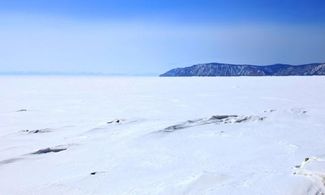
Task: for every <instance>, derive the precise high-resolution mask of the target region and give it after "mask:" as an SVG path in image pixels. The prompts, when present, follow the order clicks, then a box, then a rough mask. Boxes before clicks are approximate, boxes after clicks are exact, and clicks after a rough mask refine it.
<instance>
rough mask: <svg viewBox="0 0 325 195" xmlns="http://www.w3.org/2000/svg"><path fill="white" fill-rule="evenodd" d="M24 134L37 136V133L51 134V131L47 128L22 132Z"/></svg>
mask: <svg viewBox="0 0 325 195" xmlns="http://www.w3.org/2000/svg"><path fill="white" fill-rule="evenodd" d="M22 132H25V133H30V134H36V133H49V132H51V130H50V129H47V128H46V129H35V130H29V129H25V130H22Z"/></svg>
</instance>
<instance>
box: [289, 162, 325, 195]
mask: <svg viewBox="0 0 325 195" xmlns="http://www.w3.org/2000/svg"><path fill="white" fill-rule="evenodd" d="M294 174H295V175H297V176H303V177H306V178H307V179H309V180H310V181H311V183H310V186H308V187H307V188H306V189H305V194H307V195H323V194H325V156H323V157H306V158H305V159H304V161H303V162H302V163H301V164H300V165H297V166H295V171H294Z"/></svg>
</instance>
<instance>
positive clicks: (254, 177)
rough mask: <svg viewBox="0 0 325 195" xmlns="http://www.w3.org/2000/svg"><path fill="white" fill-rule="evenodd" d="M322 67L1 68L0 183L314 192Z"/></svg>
mask: <svg viewBox="0 0 325 195" xmlns="http://www.w3.org/2000/svg"><path fill="white" fill-rule="evenodd" d="M324 78H325V77H236V78H228V77H227V78H225V77H223V78H220V77H218V78H215V77H214V78H207V77H205V78H196V77H193V78H161V77H159V78H118V77H114V78H110V77H0V89H1V95H0V194H1V195H2V194H5V195H7V194H10V195H21V194H35V195H42V194H49V195H56V194H78V195H85V194H87V195H90V194H96V195H97V194H103V195H104V194H114V195H120V194H121V195H126V194H127V195H128V194H135V195H137V194H141V195H179V194H182V195H197V194H206V195H210V194H211V195H214V194H244V195H245V194H247V195H248V194H249V195H252V194H263V195H264V194H266V195H268V194H269V195H274V194H276V195H304V194H309V195H316V194H318V195H321V194H324V170H325V164H324V163H325V162H324V154H325V144H324V140H325V112H324V110H325V102H324V99H325V93H323V91H322V89H323V88H324V86H325V79H324Z"/></svg>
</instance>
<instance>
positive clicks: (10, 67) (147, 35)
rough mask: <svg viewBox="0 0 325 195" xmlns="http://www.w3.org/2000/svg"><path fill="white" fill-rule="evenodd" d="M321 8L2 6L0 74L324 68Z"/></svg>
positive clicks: (303, 4)
mask: <svg viewBox="0 0 325 195" xmlns="http://www.w3.org/2000/svg"><path fill="white" fill-rule="evenodd" d="M324 9H325V3H324V2H323V1H320V0H312V1H303V0H299V1H293V0H284V1H279V0H273V1H266V0H263V1H259V0H250V1H245V2H242V1H239V0H232V1H225V0H217V1H211V0H204V1H195V0H190V1H182V0H177V1H160V0H158V1H151V2H148V1H145V0H137V1H130V0H123V1H118V2H116V1H102V0H95V1H91V2H90V1H84V0H82V1H75V0H68V1H62V0H59V1H48V2H44V1H41V0H34V1H28V2H26V1H21V0H13V1H10V2H9V1H0V24H1V25H0V41H1V44H0V72H1V73H6V72H7V73H9V72H11V73H13V72H16V73H17V72H37V73H58V72H61V73H100V74H123V75H142V74H145V75H146V74H155V75H157V74H160V73H163V72H165V71H167V70H169V69H172V68H176V67H185V66H190V65H193V64H199V63H209V62H224V63H232V64H275V63H285V64H306V63H314V62H320V63H322V62H325V56H324V52H325V36H324V34H325V15H324V14H323V10H324Z"/></svg>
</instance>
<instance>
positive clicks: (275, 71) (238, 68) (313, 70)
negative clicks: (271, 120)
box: [160, 63, 325, 77]
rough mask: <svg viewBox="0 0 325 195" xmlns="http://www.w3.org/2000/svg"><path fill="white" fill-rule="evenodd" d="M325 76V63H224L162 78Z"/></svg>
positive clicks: (193, 68)
mask: <svg viewBox="0 0 325 195" xmlns="http://www.w3.org/2000/svg"><path fill="white" fill-rule="evenodd" d="M289 75H304V76H307V75H325V63H314V64H304V65H288V64H273V65H246V64H245V65H237V64H224V63H206V64H197V65H193V66H190V67H185V68H175V69H172V70H170V71H168V72H166V73H164V74H161V75H160V76H163V77H174V76H185V77H186V76H289Z"/></svg>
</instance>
